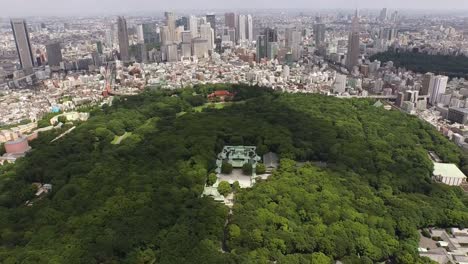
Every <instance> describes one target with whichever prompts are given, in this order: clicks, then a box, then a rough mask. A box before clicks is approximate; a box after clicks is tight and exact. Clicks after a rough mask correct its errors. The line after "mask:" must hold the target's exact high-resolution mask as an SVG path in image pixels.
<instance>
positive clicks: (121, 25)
mask: <svg viewBox="0 0 468 264" xmlns="http://www.w3.org/2000/svg"><path fill="white" fill-rule="evenodd" d="M117 36H118V39H119V51H120V59H121V60H122V61H128V60H129V59H130V56H129V53H128V52H129V51H128V50H129V44H128V31H127V20H125V18H124V17H122V16H119V17H118V18H117Z"/></svg>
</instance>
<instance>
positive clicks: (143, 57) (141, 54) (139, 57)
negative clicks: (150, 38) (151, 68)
mask: <svg viewBox="0 0 468 264" xmlns="http://www.w3.org/2000/svg"><path fill="white" fill-rule="evenodd" d="M135 60H136V61H137V62H139V63H146V62H148V52H147V50H146V45H145V44H144V43H138V44H137V45H136V54H135Z"/></svg>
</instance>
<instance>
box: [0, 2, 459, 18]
mask: <svg viewBox="0 0 468 264" xmlns="http://www.w3.org/2000/svg"><path fill="white" fill-rule="evenodd" d="M0 6H2V8H1V9H0V16H4V17H12V16H25V15H28V16H29V15H57V16H60V15H68V14H72V15H87V14H97V13H106V14H108V13H132V12H154V11H163V10H190V9H191V10H199V11H203V10H216V9H220V10H228V9H307V10H321V9H355V8H359V9H379V8H381V7H382V6H386V7H387V8H394V9H401V10H405V9H413V10H414V9H416V10H438V11H441V10H453V11H460V10H465V9H466V10H468V2H467V1H464V0H446V1H438V0H414V1H405V0H393V1H392V0H378V1H375V0H290V1H280V0H272V1H265V0H238V1H226V0H221V1H219V0H200V1H191V0H182V1H167V0H163V1H153V0H137V1H121V0H118V1H115V0H101V1H95V0H82V1H78V0H70V1H61V0H34V1H30V0H15V1H9V0H0Z"/></svg>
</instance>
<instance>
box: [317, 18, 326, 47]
mask: <svg viewBox="0 0 468 264" xmlns="http://www.w3.org/2000/svg"><path fill="white" fill-rule="evenodd" d="M314 38H315V46H317V47H318V46H321V45H322V44H323V43H324V42H325V24H323V23H318V24H315V25H314Z"/></svg>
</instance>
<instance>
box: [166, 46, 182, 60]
mask: <svg viewBox="0 0 468 264" xmlns="http://www.w3.org/2000/svg"><path fill="white" fill-rule="evenodd" d="M166 59H167V61H168V62H174V61H178V60H179V54H178V51H177V44H170V45H167V46H166Z"/></svg>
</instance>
